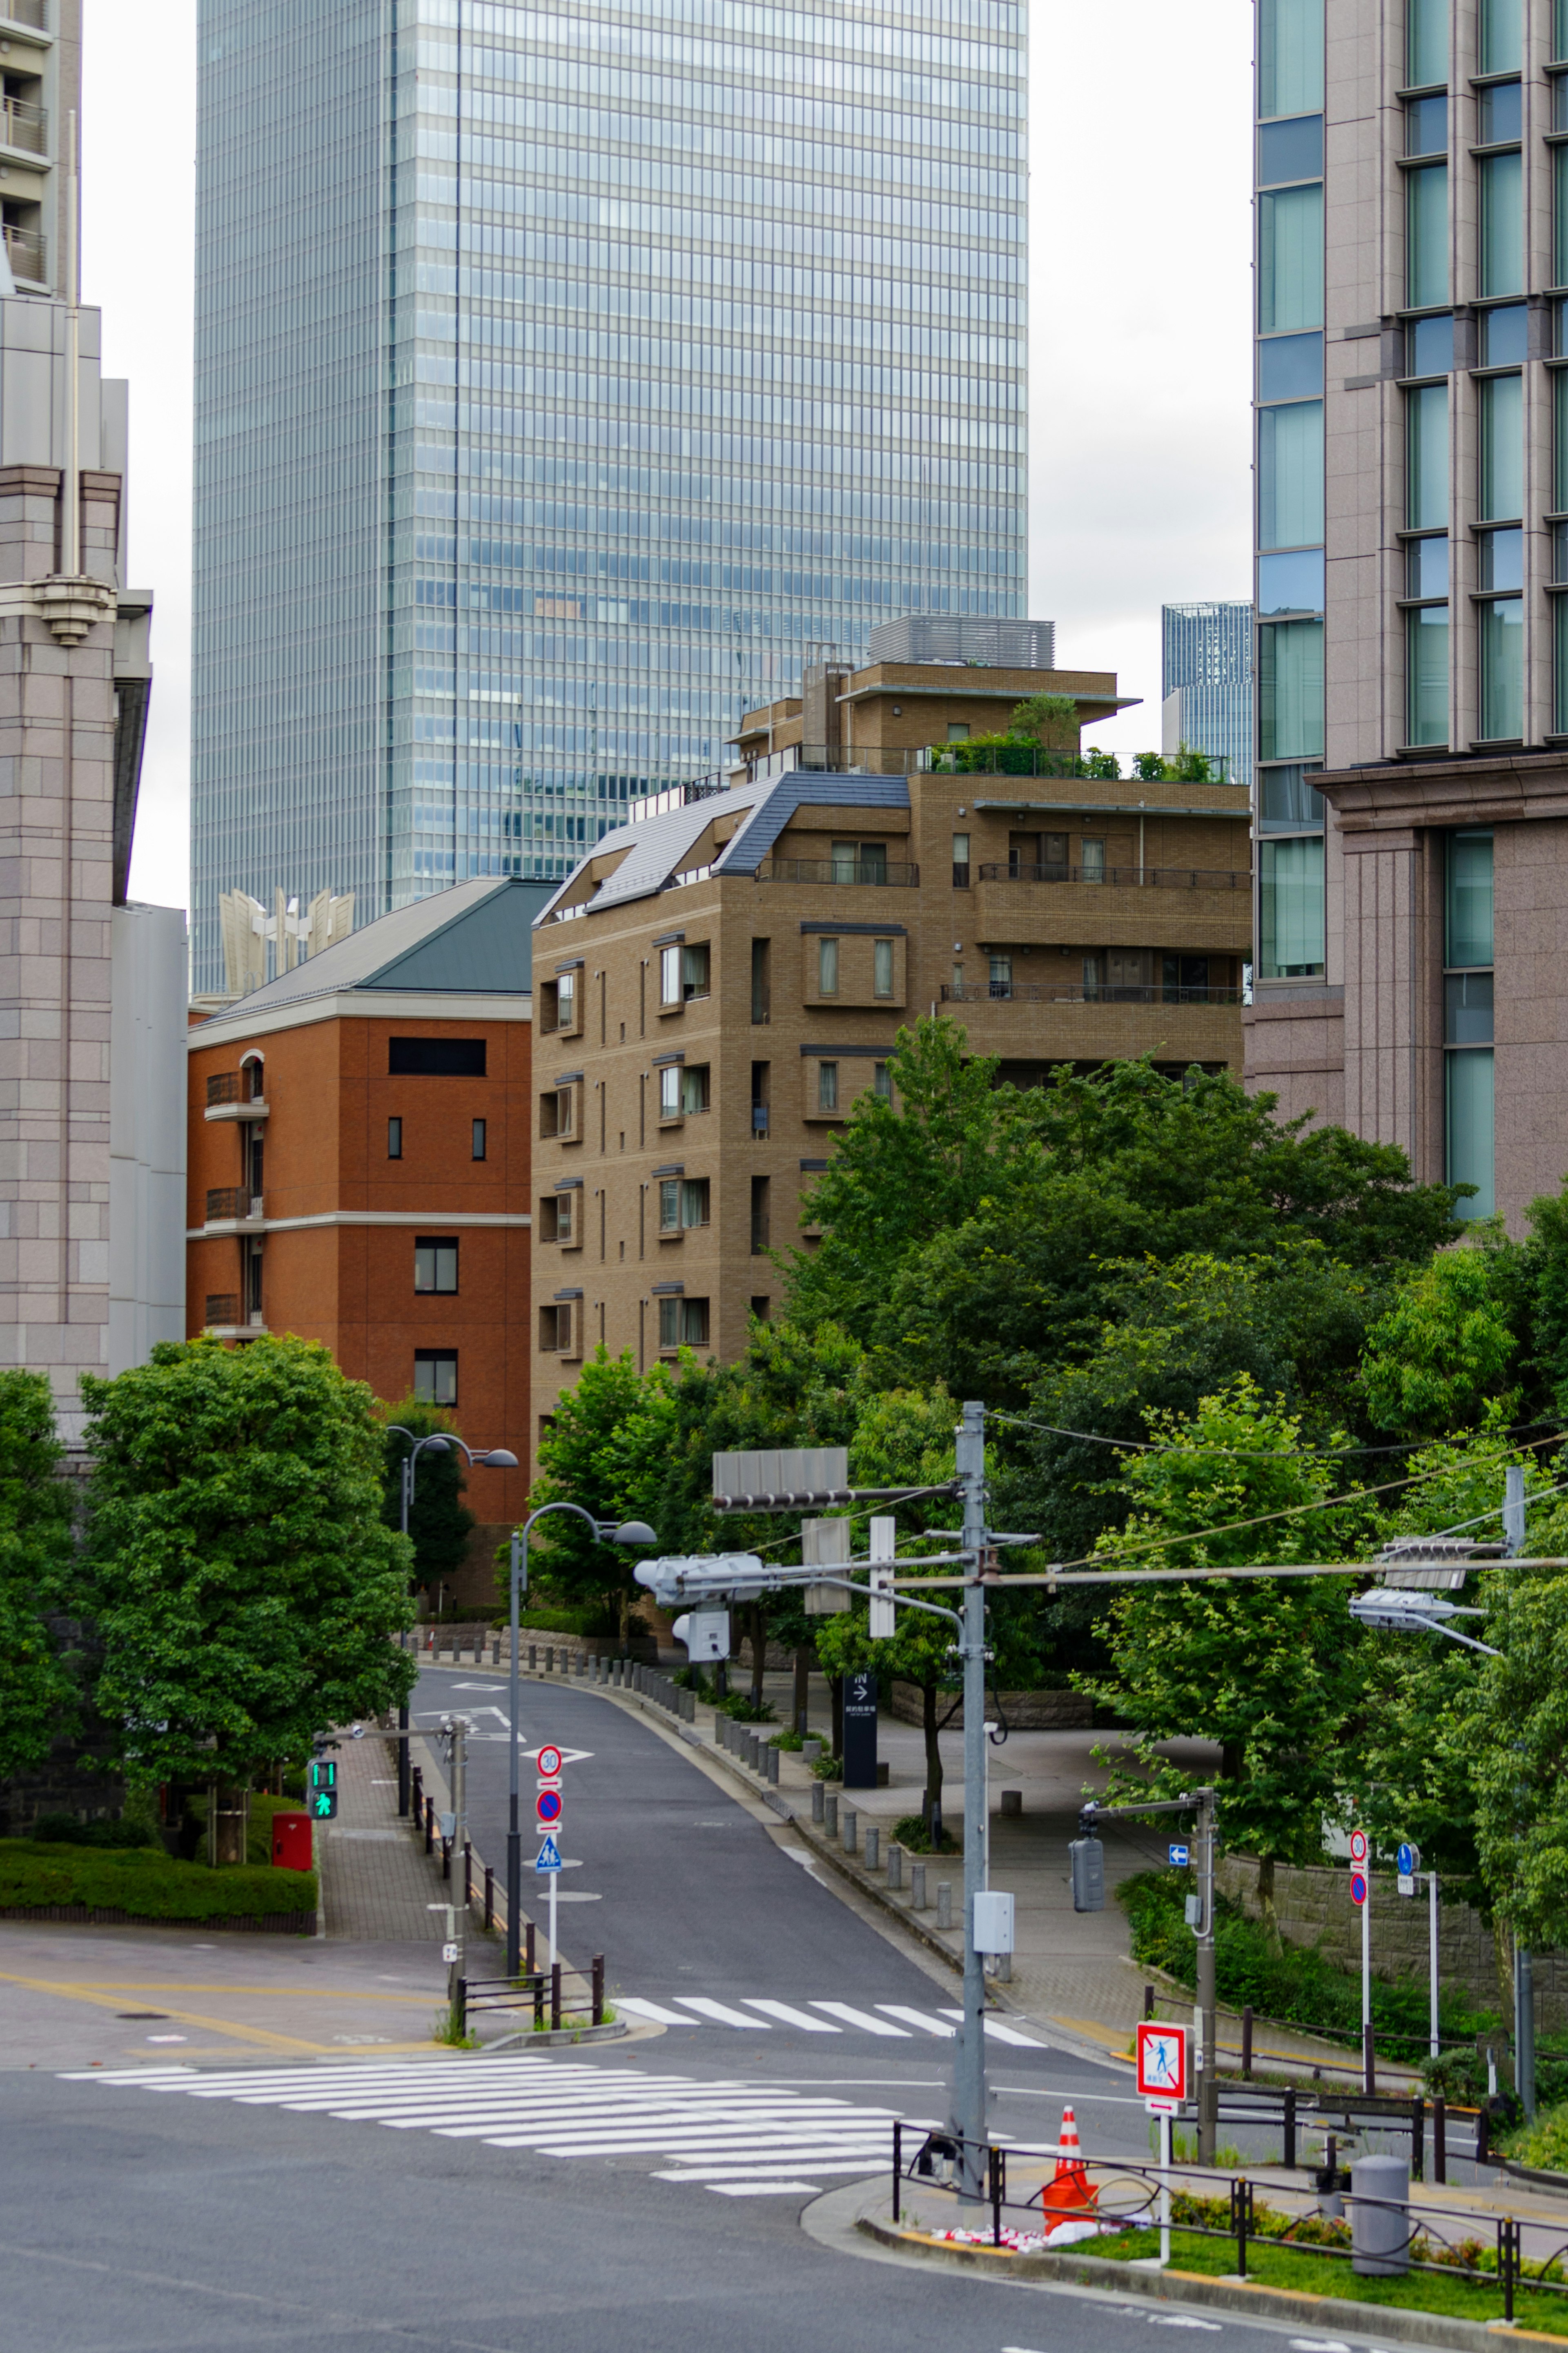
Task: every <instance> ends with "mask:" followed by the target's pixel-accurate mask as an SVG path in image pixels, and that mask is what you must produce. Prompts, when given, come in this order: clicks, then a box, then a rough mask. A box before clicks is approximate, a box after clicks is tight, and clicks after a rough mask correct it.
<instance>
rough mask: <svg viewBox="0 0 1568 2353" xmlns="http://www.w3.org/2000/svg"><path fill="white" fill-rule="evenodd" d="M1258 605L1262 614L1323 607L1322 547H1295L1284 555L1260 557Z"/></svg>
mask: <svg viewBox="0 0 1568 2353" xmlns="http://www.w3.org/2000/svg"><path fill="white" fill-rule="evenodd" d="M1322 609H1323V551H1322V549H1321V547H1296V548H1292V549H1290V551H1289V554H1284V555H1260V556H1259V557H1258V611H1259V613H1260V614H1263V615H1268V614H1270V613H1321V611H1322Z"/></svg>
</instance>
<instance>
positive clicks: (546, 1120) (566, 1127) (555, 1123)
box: [539, 1086, 577, 1142]
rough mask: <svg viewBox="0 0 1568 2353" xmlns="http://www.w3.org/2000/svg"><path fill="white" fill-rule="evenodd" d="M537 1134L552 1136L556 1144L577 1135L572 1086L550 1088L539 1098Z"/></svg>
mask: <svg viewBox="0 0 1568 2353" xmlns="http://www.w3.org/2000/svg"><path fill="white" fill-rule="evenodd" d="M539 1133H540V1134H541V1135H542V1136H546V1137H548V1136H554V1137H555V1139H556V1140H557V1142H564V1141H565V1140H566V1139H567V1138H569V1137H574V1136H575V1135H576V1133H577V1090H576V1088H575V1087H574V1086H566V1087H551V1088H549V1089H548V1090H547V1091H546V1092H545V1093H543V1094H542V1095H541V1096H540V1098H539Z"/></svg>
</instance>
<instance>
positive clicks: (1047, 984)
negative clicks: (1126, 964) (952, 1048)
mask: <svg viewBox="0 0 1568 2353" xmlns="http://www.w3.org/2000/svg"><path fill="white" fill-rule="evenodd" d="M1007 1002H1021V1003H1023V1004H1026V1005H1239V1004H1240V1003H1241V991H1240V989H1239V988H1189V987H1184V985H1183V984H1182V983H1181V982H1179V981H1170V982H1161V981H1157V980H1156V981H1151V982H1149V983H1147V984H1146V985H1139V984H1136V983H1133V984H1130V985H1127V986H1122V985H1121V984H1120V983H1110V982H1107V983H1106V984H1105V985H1104V986H1103V987H1096V986H1095V985H1093V984H1090V985H1089V987H1083V986H1082V985H1081V984H1078V985H1075V984H1074V983H1073V982H1071V981H1066V982H1062V983H1053V982H1051V981H1044V982H1042V981H1037V980H977V981H974V982H973V983H968V984H957V985H954V986H952V987H949V986H946V985H944V986H943V987H942V1003H943V1004H944V1005H986V1004H993V1005H994V1004H998V1003H1007Z"/></svg>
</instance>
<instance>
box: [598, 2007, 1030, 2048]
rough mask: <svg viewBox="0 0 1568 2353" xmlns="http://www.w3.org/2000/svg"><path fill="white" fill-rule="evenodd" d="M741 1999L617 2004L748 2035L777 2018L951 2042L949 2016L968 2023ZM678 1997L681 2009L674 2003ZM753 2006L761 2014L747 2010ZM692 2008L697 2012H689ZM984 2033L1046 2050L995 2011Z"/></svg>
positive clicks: (920, 2014) (919, 2014) (945, 2015)
mask: <svg viewBox="0 0 1568 2353" xmlns="http://www.w3.org/2000/svg"><path fill="white" fill-rule="evenodd" d="M736 2001H739V2002H743V2003H744V2005H745V2008H744V2009H737V2008H736V2007H735V2003H734V2002H727V2001H716V2000H714V1999H713V1998H712V1996H711V1995H710V1994H696V1993H677V1994H671V1995H670V1996H669V1997H668V2000H665V2001H650V2000H648V1999H647V1996H646V1995H643V1994H617V1995H616V2007H617V2008H618V2009H620V2010H626V2011H627V2012H629V2014H630V2015H631V2016H632V2017H633V2018H639V2019H646V2020H647V2022H648V2023H649V2024H650V2025H653V2026H705V2025H706V2026H729V2027H733V2028H735V2029H736V2030H737V2031H740V2032H742V2033H748V2034H771V2033H772V2031H773V2024H774V2022H776V2023H777V2024H778V2025H780V2026H785V2027H792V2028H794V2030H795V2032H796V2033H799V2034H842V2033H844V2032H846V2031H849V2032H852V2033H856V2034H877V2035H884V2036H888V2037H889V2038H893V2039H896V2040H900V2041H903V2042H908V2041H909V2039H910V2034H911V2033H919V2034H929V2035H931V2036H932V2037H933V2038H934V2039H935V2040H936V2041H937V2042H952V2038H953V2031H954V2030H953V2027H952V2024H951V2023H950V2021H952V2020H954V2019H956V2020H957V2021H958V2023H959V2024H960V2025H962V2024H963V2011H962V2010H911V2009H910V2008H909V2007H908V2006H907V2005H906V2004H904V2003H901V2002H891V2001H879V2002H878V2003H877V2005H876V2009H877V2010H878V2011H880V2012H882V2013H883V2014H882V2015H881V2016H877V2015H875V2014H874V2012H873V2011H871V2010H859V2009H857V2007H856V2006H855V2004H854V2003H853V2002H847V2001H818V2000H816V1999H815V1998H814V1997H811V1996H808V1997H807V1999H806V2001H805V2005H804V2006H803V2005H802V2004H801V2003H800V2002H798V2001H794V2002H790V2001H779V2000H775V1999H774V1998H773V1996H771V1995H768V1996H763V1995H762V1994H750V1993H743V1994H739V1995H737V1996H736ZM678 2002H679V2004H680V2005H681V2007H680V2008H679V2009H676V2008H675V2007H673V2005H674V2004H676V2003H678ZM753 2010H754V2011H760V2012H761V2013H762V2015H761V2016H760V2017H752V2016H750V2015H748V2013H749V2012H751V2011H753ZM812 2010H820V2011H821V2012H822V2017H821V2018H813V2017H812V2016H811V2015H810V2012H811V2011H812ZM691 2012H695V2013H696V2015H695V2016H692V2015H689V2013H691ZM900 2019H901V2020H902V2021H904V2023H903V2024H902V2025H895V2024H894V2023H893V2021H895V2020H900ZM829 2021H834V2022H832V2023H829ZM985 2032H986V2035H987V2037H988V2038H989V2039H990V2040H992V2041H994V2042H1006V2043H1011V2044H1013V2045H1015V2046H1016V2048H1017V2049H1019V2050H1022V2051H1043V2050H1045V2049H1046V2048H1047V2045H1046V2044H1045V2043H1043V2042H1040V2041H1039V2039H1038V2037H1037V2036H1036V2035H1034V2034H1025V2033H1021V2032H1020V2031H1019V2030H1018V2028H1017V2027H1016V2026H1014V2025H1010V2024H1007V2023H1005V2022H1004V2021H1002V2020H1001V2019H999V2018H997V2017H996V2016H995V2014H994V2012H993V2011H991V2010H987V2011H986V2012H985Z"/></svg>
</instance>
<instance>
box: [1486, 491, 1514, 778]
mask: <svg viewBox="0 0 1568 2353" xmlns="http://www.w3.org/2000/svg"><path fill="white" fill-rule="evenodd" d="M1510 536H1511V534H1510ZM1481 734H1483V736H1486V739H1488V741H1516V739H1519V736H1523V597H1516V596H1498V597H1490V600H1488V602H1486V605H1481Z"/></svg>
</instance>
